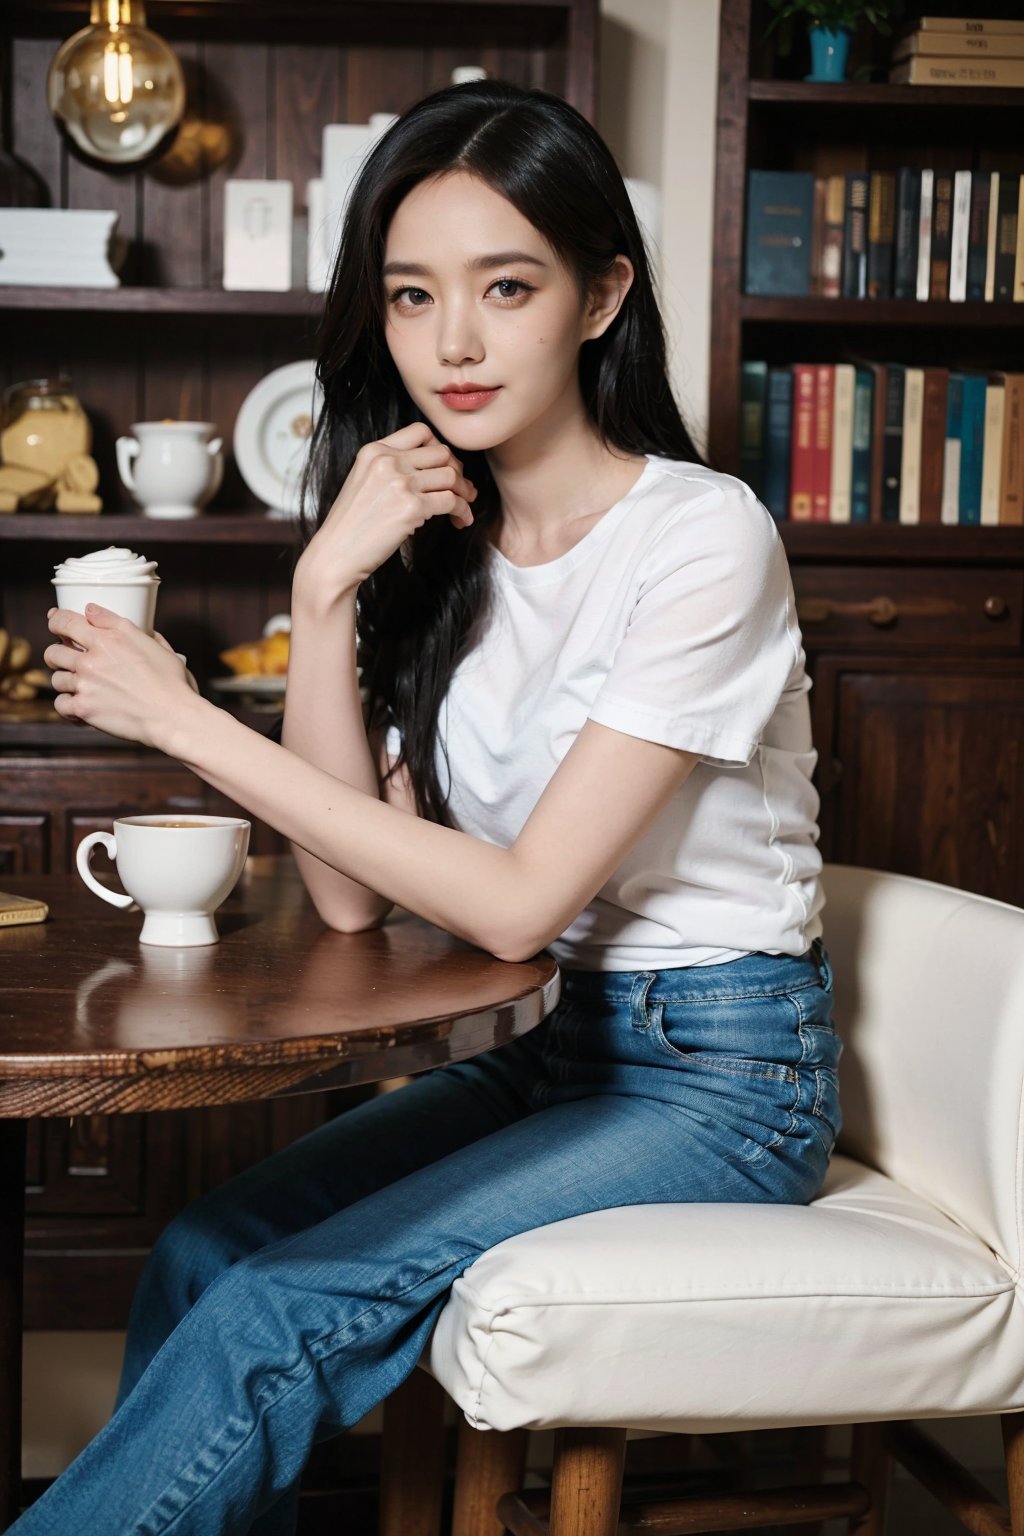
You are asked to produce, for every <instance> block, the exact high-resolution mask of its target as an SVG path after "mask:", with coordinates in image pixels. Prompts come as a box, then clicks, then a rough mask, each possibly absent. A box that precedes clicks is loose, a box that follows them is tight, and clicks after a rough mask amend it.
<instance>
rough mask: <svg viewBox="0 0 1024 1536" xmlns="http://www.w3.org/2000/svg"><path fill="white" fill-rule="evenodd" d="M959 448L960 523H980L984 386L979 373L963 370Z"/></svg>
mask: <svg viewBox="0 0 1024 1536" xmlns="http://www.w3.org/2000/svg"><path fill="white" fill-rule="evenodd" d="M963 379H964V385H963V391H964V416H963V435H962V439H961V441H962V447H961V450H960V519H959V520H960V522H961V523H963V524H966V526H968V527H970V528H977V527H979V526H980V524H981V468H982V460H983V458H984V453H985V386H986V383H987V380H986V378H985V375H984V374H983V373H965V374H964V376H963Z"/></svg>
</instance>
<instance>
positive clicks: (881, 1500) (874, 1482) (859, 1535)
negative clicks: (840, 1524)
mask: <svg viewBox="0 0 1024 1536" xmlns="http://www.w3.org/2000/svg"><path fill="white" fill-rule="evenodd" d="M884 1434H885V1425H884V1424H855V1425H854V1426H853V1447H852V1451H851V1454H850V1478H851V1480H852V1481H853V1482H855V1483H862V1484H863V1485H864V1487H865V1488H866V1489H867V1491H868V1495H869V1497H870V1499H871V1505H870V1508H869V1509H868V1512H867V1514H865V1515H861V1516H860V1517H859V1518H858V1517H855V1518H854V1519H852V1520H851V1521H850V1524H849V1526H848V1527H847V1531H848V1536H885V1520H886V1508H887V1505H888V1502H889V1480H890V1478H891V1476H892V1457H891V1456H890V1455H889V1452H888V1450H887V1449H886V1447H885V1443H884V1438H883V1437H884Z"/></svg>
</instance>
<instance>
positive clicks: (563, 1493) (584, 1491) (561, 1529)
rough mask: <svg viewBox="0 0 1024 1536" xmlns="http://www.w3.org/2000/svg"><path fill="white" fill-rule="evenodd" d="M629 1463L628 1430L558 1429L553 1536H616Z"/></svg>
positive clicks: (551, 1534) (552, 1512)
mask: <svg viewBox="0 0 1024 1536" xmlns="http://www.w3.org/2000/svg"><path fill="white" fill-rule="evenodd" d="M625 1460H626V1431H625V1430H624V1429H560V1430H557V1431H556V1433H555V1459H554V1466H553V1467H552V1469H551V1521H550V1526H549V1536H615V1533H616V1529H617V1527H618V1523H619V1505H620V1503H621V1501H622V1472H623V1467H624V1464H625Z"/></svg>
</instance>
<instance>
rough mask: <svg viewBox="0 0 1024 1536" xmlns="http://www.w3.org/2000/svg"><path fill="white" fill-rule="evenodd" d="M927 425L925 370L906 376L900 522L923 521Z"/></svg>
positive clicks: (904, 376)
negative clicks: (923, 451)
mask: <svg viewBox="0 0 1024 1536" xmlns="http://www.w3.org/2000/svg"><path fill="white" fill-rule="evenodd" d="M923 421H924V369H923V368H907V369H905V370H904V374H903V444H902V451H901V454H900V522H901V523H919V522H920V521H921V426H922V423H923Z"/></svg>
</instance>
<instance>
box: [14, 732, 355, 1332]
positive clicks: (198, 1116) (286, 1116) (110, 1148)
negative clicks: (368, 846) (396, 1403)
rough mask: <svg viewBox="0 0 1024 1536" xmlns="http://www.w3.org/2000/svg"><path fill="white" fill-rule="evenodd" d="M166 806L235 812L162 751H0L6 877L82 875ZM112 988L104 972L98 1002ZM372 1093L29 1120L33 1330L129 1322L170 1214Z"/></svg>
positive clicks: (29, 1322) (28, 1299)
mask: <svg viewBox="0 0 1024 1536" xmlns="http://www.w3.org/2000/svg"><path fill="white" fill-rule="evenodd" d="M165 808H173V809H174V810H176V811H179V812H184V811H188V810H192V811H202V810H209V811H212V812H215V813H217V814H222V813H224V812H225V811H227V812H228V813H230V811H231V809H232V808H230V807H228V806H227V805H226V803H225V802H222V801H221V800H220V799H219V797H215V796H214V795H213V792H212V791H210V790H208V788H207V786H206V785H204V784H203V783H202V782H201V781H200V780H199V779H197V778H196V777H195V776H194V775H193V774H191V773H189V772H188V771H187V769H184V768H181V767H180V766H179V765H177V764H175V763H171V762H169V761H168V760H167V759H166V758H161V757H159V756H157V755H156V754H154V753H148V754H147V753H142V752H137V751H135V750H134V749H131V750H127V751H123V752H122V751H107V752H102V753H101V752H95V753H83V754H81V755H80V756H76V757H73V758H72V757H60V758H45V757H28V756H27V755H26V756H19V757H2V756H0V872H2V871H4V870H6V871H7V872H8V873H11V874H15V873H19V874H20V873H45V872H47V871H50V870H54V871H63V870H71V869H73V867H74V856H75V850H76V848H77V846H78V844H79V842H80V841H81V840H82V838H83V837H84V836H85V835H86V834H87V833H88V832H92V831H95V830H96V829H97V828H104V829H107V828H109V827H110V825H111V822H112V821H113V819H114V817H115V816H118V815H123V814H125V813H126V812H132V811H135V812H140V813H146V812H149V811H157V810H162V809H165ZM253 831H254V834H255V833H257V831H258V824H257V826H254V828H253ZM264 831H265V832H269V829H266V828H265V829H264ZM254 851H275V850H273V849H272V848H271V849H266V848H263V849H257V850H254ZM102 986H103V974H102V966H101V967H100V968H99V969H98V971H97V975H96V980H95V989H96V994H97V995H98V996H101V995H102ZM372 1091H373V1090H372V1087H371V1088H370V1089H367V1088H357V1089H344V1090H341V1091H339V1092H334V1093H330V1094H326V1093H313V1094H302V1095H299V1096H298V1097H296V1098H292V1099H287V1100H280V1101H268V1102H265V1103H253V1104H239V1105H229V1106H217V1107H213V1108H210V1109H200V1110H187V1111H186V1110H181V1111H169V1112H163V1113H159V1114H151V1115H77V1116H74V1117H73V1118H65V1119H52V1120H50V1119H48V1120H34V1121H32V1122H31V1123H30V1125H29V1132H28V1149H27V1181H26V1183H27V1190H26V1216H27V1225H26V1268H25V1322H26V1327H28V1328H123V1327H124V1324H125V1320H126V1318H127V1312H128V1306H129V1303H130V1301H131V1297H132V1293H133V1290H134V1287H135V1283H136V1281H137V1279H138V1275H139V1272H140V1270H141V1268H142V1264H143V1262H144V1260H145V1256H146V1253H147V1252H148V1250H149V1248H150V1246H151V1245H152V1243H153V1241H154V1239H155V1238H156V1236H157V1234H158V1233H159V1232H160V1230H161V1228H162V1227H164V1226H165V1225H166V1223H167V1222H168V1221H169V1220H170V1219H171V1217H172V1216H174V1215H175V1214H176V1213H177V1212H178V1211H179V1210H181V1209H182V1207H183V1206H184V1205H186V1204H187V1203H188V1202H189V1201H190V1200H192V1199H194V1198H195V1197H196V1196H197V1195H199V1194H201V1193H202V1192H203V1191H204V1190H205V1189H209V1188H212V1187H213V1186H214V1185H216V1184H219V1183H222V1182H223V1181H224V1180H225V1179H227V1178H230V1177H231V1176H232V1174H234V1173H238V1172H241V1170H242V1169H243V1168H246V1167H248V1166H250V1165H251V1164H252V1163H255V1162H258V1161H260V1160H261V1159H262V1158H264V1157H267V1156H268V1155H269V1154H270V1153H272V1152H274V1151H276V1150H277V1149H278V1148H280V1147H284V1146H287V1145H288V1143H289V1142H291V1141H294V1140H295V1139H296V1138H297V1137H299V1136H301V1135H304V1134H305V1133H306V1132H307V1131H310V1130H313V1129H314V1128H315V1127H316V1126H318V1125H322V1124H323V1123H324V1121H326V1120H328V1119H330V1118H331V1116H332V1115H335V1114H337V1113H339V1112H340V1111H341V1110H342V1109H345V1108H348V1107H349V1106H350V1105H352V1104H355V1103H359V1102H361V1101H362V1099H364V1098H366V1097H368V1095H369V1093H371V1092H372Z"/></svg>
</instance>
